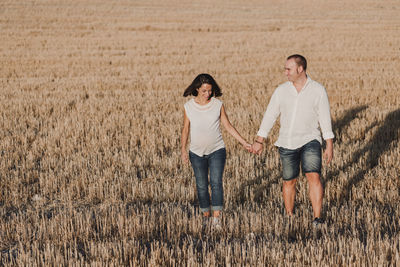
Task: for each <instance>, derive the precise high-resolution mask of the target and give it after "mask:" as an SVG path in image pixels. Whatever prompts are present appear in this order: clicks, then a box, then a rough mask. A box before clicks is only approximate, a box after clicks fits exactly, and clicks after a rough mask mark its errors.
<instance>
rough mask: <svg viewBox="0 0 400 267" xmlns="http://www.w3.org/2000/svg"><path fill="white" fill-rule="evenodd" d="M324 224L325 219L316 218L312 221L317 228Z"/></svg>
mask: <svg viewBox="0 0 400 267" xmlns="http://www.w3.org/2000/svg"><path fill="white" fill-rule="evenodd" d="M324 223H325V221H324V219H321V218H318V217H316V218H315V219H314V221H312V225H313V226H315V227H318V226H320V225H322V224H324Z"/></svg>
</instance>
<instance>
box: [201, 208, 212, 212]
mask: <svg viewBox="0 0 400 267" xmlns="http://www.w3.org/2000/svg"><path fill="white" fill-rule="evenodd" d="M200 210H201V212H208V211H210V208H200Z"/></svg>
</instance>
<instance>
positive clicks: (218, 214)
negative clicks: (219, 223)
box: [212, 210, 221, 218]
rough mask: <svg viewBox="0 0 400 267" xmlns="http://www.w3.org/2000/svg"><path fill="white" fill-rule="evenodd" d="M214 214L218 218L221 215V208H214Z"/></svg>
mask: <svg viewBox="0 0 400 267" xmlns="http://www.w3.org/2000/svg"><path fill="white" fill-rule="evenodd" d="M212 216H213V217H215V218H218V217H219V216H221V211H220V210H214V211H213V214H212Z"/></svg>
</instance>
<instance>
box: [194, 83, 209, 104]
mask: <svg viewBox="0 0 400 267" xmlns="http://www.w3.org/2000/svg"><path fill="white" fill-rule="evenodd" d="M197 92H198V95H197V96H198V97H199V98H200V99H201V100H205V101H208V100H210V98H211V94H212V86H211V84H208V83H203V84H202V85H201V86H200V88H199V89H197Z"/></svg>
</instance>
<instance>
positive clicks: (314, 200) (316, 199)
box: [306, 172, 324, 218]
mask: <svg viewBox="0 0 400 267" xmlns="http://www.w3.org/2000/svg"><path fill="white" fill-rule="evenodd" d="M306 177H307V180H308V190H309V196H310V200H311V204H312V208H313V212H314V218H320V217H321V209H322V199H323V197H324V188H323V187H322V183H321V179H320V175H319V173H317V172H309V173H306Z"/></svg>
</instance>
